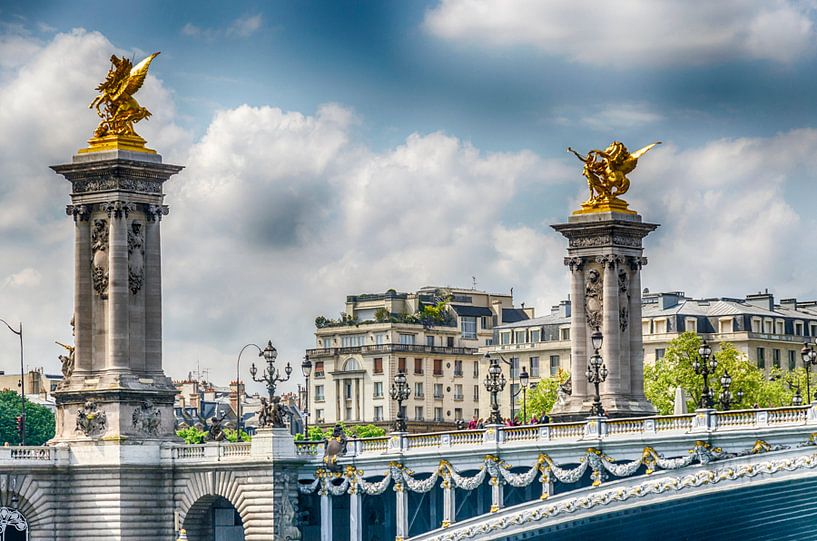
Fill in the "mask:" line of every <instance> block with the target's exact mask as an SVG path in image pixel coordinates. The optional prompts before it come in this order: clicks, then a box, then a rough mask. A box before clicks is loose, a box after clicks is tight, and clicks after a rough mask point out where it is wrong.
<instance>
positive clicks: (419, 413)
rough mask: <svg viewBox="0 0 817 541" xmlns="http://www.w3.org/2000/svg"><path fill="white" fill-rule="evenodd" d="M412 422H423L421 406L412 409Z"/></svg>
mask: <svg viewBox="0 0 817 541" xmlns="http://www.w3.org/2000/svg"><path fill="white" fill-rule="evenodd" d="M414 420H416V421H422V420H423V406H416V407H415V408H414Z"/></svg>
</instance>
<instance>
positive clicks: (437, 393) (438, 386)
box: [434, 383, 443, 399]
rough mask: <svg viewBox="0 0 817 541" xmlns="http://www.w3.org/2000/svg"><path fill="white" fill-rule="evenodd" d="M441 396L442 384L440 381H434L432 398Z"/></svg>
mask: <svg viewBox="0 0 817 541" xmlns="http://www.w3.org/2000/svg"><path fill="white" fill-rule="evenodd" d="M442 397H443V384H442V383H435V384H434V398H435V399H441V398H442Z"/></svg>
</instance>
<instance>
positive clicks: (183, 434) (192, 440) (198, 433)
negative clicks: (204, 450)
mask: <svg viewBox="0 0 817 541" xmlns="http://www.w3.org/2000/svg"><path fill="white" fill-rule="evenodd" d="M176 435H177V436H179V437H180V438H181V439H183V440H184V443H186V444H187V445H193V444H197V443H204V440H205V439H206V438H207V431H206V430H200V429H198V428H196V427H195V426H188V427H187V428H180V429H179V430H177V431H176Z"/></svg>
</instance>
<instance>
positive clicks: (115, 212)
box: [101, 201, 133, 218]
mask: <svg viewBox="0 0 817 541" xmlns="http://www.w3.org/2000/svg"><path fill="white" fill-rule="evenodd" d="M101 209H102V210H103V211H105V212H107V213H108V217H109V218H122V217H125V218H127V217H128V214H129V213H130V211H132V210H133V206H132V205H131V204H130V203H128V202H127V201H110V202H108V203H102V205H101Z"/></svg>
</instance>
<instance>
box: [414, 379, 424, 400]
mask: <svg viewBox="0 0 817 541" xmlns="http://www.w3.org/2000/svg"><path fill="white" fill-rule="evenodd" d="M423 396H424V395H423V384H422V383H420V382H417V383H415V384H414V398H423Z"/></svg>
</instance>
